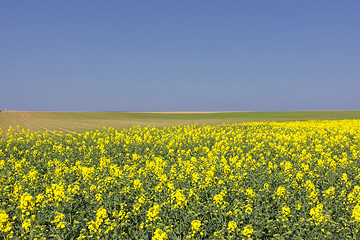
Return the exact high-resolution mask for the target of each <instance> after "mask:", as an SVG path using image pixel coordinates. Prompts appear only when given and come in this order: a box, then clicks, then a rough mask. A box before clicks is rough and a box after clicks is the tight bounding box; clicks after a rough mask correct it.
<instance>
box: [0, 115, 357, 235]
mask: <svg viewBox="0 0 360 240" xmlns="http://www.w3.org/2000/svg"><path fill="white" fill-rule="evenodd" d="M0 203H1V206H0V239H78V240H80V239H153V240H160V239H310V238H314V239H348V238H349V239H350V238H351V239H360V233H359V230H360V229H359V228H360V121H359V120H341V121H303V122H283V123H278V122H257V123H239V124H223V125H218V126H197V125H192V126H178V127H166V128H155V127H133V128H131V129H126V130H122V131H119V130H115V129H104V130H102V131H93V132H87V133H84V134H59V135H52V134H50V133H32V132H30V131H27V130H21V129H16V128H15V129H14V128H10V129H9V130H7V131H5V132H2V131H1V130H0Z"/></svg>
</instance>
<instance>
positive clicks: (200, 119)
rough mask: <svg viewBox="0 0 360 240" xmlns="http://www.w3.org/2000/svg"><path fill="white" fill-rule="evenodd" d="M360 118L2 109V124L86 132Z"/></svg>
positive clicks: (343, 114) (358, 114) (346, 114)
mask: <svg viewBox="0 0 360 240" xmlns="http://www.w3.org/2000/svg"><path fill="white" fill-rule="evenodd" d="M331 119H333V120H334V119H338V120H340V119H360V111H309V112H216V113H181V112H179V113H141V112H10V111H4V112H0V128H1V129H2V130H7V129H8V128H9V126H12V127H13V128H16V127H17V126H19V128H20V129H22V128H25V129H29V130H30V131H31V132H36V131H40V132H44V131H51V132H54V131H56V132H60V131H62V132H64V133H72V132H74V131H76V132H78V133H84V132H86V131H93V130H103V128H104V127H106V128H108V127H112V128H115V129H124V128H130V127H133V126H149V125H150V126H155V127H171V126H178V125H180V124H182V125H188V124H196V123H197V124H198V125H203V124H206V125H218V124H222V123H237V122H258V121H298V120H331Z"/></svg>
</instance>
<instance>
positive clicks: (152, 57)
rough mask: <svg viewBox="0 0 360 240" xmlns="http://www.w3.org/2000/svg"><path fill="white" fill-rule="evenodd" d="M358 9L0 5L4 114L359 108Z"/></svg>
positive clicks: (343, 4)
mask: <svg viewBox="0 0 360 240" xmlns="http://www.w3.org/2000/svg"><path fill="white" fill-rule="evenodd" d="M359 12H360V1H358V0H354V1H351V0H348V1H332V0H323V1H321V0H319V1H313V0H311V1H310V0H301V1H288V0H282V1H280V0H274V1H270V0H263V1H260V0H259V1H257V0H255V1H253V0H247V1H245V0H244V1H235V0H232V1H230V0H229V1H226V0H225V1H220V0H218V1H212V0H203V1H201V0H196V1H193V0H185V1H170V0H166V1H165V0H164V1H161V0H154V1H145V0H144V1H141V0H138V1H89V0H87V1H85V0H83V1H80V0H79V1H37V0H34V1H20V0H18V1H10V0H1V1H0V84H1V92H0V109H5V108H6V109H8V110H24V111H25V110H30V111H288V110H360V44H359V43H360V27H359V24H360V14H359Z"/></svg>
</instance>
